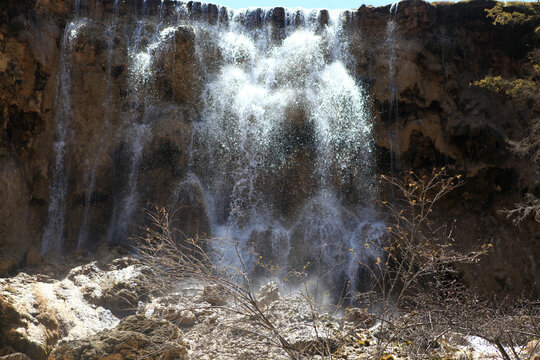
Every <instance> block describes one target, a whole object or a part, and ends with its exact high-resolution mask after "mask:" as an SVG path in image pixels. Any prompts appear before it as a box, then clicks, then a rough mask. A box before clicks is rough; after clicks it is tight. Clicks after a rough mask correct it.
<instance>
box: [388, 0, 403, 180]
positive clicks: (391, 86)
mask: <svg viewBox="0 0 540 360" xmlns="http://www.w3.org/2000/svg"><path fill="white" fill-rule="evenodd" d="M398 8H399V1H398V2H395V3H393V4H392V5H391V6H390V14H389V15H388V22H387V25H386V46H387V48H388V49H389V52H390V53H389V56H388V78H389V80H388V90H389V94H390V102H389V106H390V107H389V110H388V123H389V124H390V126H389V127H388V129H389V130H388V141H389V142H390V171H391V172H392V173H394V171H395V170H396V167H397V168H398V169H399V168H400V163H399V157H398V158H397V159H395V158H394V156H396V154H398V153H399V121H398V110H399V102H398V98H397V79H396V61H397V52H396V32H397V12H398ZM392 124H393V126H392Z"/></svg>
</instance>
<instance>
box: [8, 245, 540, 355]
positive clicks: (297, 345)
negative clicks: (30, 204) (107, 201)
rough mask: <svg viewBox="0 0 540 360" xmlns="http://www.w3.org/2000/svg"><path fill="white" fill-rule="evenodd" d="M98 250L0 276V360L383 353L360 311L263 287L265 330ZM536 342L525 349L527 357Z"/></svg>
mask: <svg viewBox="0 0 540 360" xmlns="http://www.w3.org/2000/svg"><path fill="white" fill-rule="evenodd" d="M119 250H120V251H119ZM100 251H101V255H103V258H102V260H98V261H93V260H92V258H91V256H89V255H88V254H83V253H81V252H79V253H78V254H76V255H73V256H69V257H67V258H68V259H69V260H65V261H64V262H63V263H61V262H59V261H56V262H55V260H54V258H53V259H52V260H51V259H47V258H44V259H42V260H40V262H39V265H37V267H36V266H35V267H27V268H25V269H23V271H21V272H20V273H18V274H17V275H15V276H13V277H10V278H2V279H0V359H2V360H8V359H9V360H27V359H32V360H34V359H35V360H41V359H49V360H60V359H66V360H67V359H69V360H71V359H73V360H75V359H108V360H112V359H114V360H121V359H126V360H127V359H171V360H172V359H289V358H291V356H299V358H306V359H307V358H320V359H323V358H325V359H326V358H333V359H371V358H374V356H375V355H376V354H378V353H379V352H380V351H381V345H382V340H380V339H379V330H378V329H379V327H380V324H379V322H378V321H376V319H375V318H374V317H373V316H372V315H370V314H369V313H368V312H367V311H366V310H365V309H359V308H352V307H351V308H345V307H335V306H328V305H327V306H319V305H316V303H315V302H314V301H313V299H311V298H310V297H309V296H306V293H305V292H302V291H289V290H287V289H285V288H283V287H281V286H278V285H277V284H276V283H275V282H269V283H267V284H265V285H263V286H261V287H260V288H259V289H258V291H257V292H256V293H255V294H254V298H255V299H256V303H257V306H258V307H259V308H260V309H261V311H262V313H263V314H264V316H265V319H266V320H268V322H269V323H268V324H266V323H264V321H262V320H261V319H260V318H257V317H254V316H252V315H251V316H249V315H246V314H245V312H244V311H243V307H242V304H240V303H238V302H237V299H231V298H226V297H224V295H223V293H222V292H220V291H219V288H218V289H216V288H212V287H208V286H207V287H205V286H204V284H198V283H194V282H189V281H183V282H181V283H179V284H178V287H177V289H176V290H175V291H173V292H171V293H168V294H157V293H155V291H150V290H151V288H152V289H153V290H155V289H156V287H155V286H152V287H150V286H149V285H150V283H149V281H151V279H153V278H152V276H151V275H152V269H151V268H149V267H147V266H144V265H142V263H141V262H140V261H139V260H137V259H135V258H133V257H130V256H123V257H120V256H121V255H122V254H121V253H122V252H124V251H122V249H120V248H115V247H111V246H110V245H104V246H102V247H101V248H100ZM98 252H99V251H98ZM105 254H107V255H105ZM114 257H117V258H115V259H113V258H114ZM104 260H106V261H104ZM77 262H79V263H82V265H78V264H77ZM70 266H71V267H72V268H71V269H68V268H69V267H70ZM39 271H43V272H46V273H47V275H46V274H42V273H39ZM152 281H153V282H155V279H154V280H152ZM152 285H154V283H152ZM439 342H440V344H439V345H440V346H437V347H434V348H433V349H432V350H431V356H433V358H440V359H442V358H448V359H488V358H497V354H496V349H495V348H490V347H489V346H486V344H484V343H482V341H481V340H479V339H478V338H474V337H464V336H458V335H457V334H448V336H445V337H443V338H441V339H440V341H439ZM407 345H408V344H407V343H406V342H404V341H403V342H400V341H398V340H396V341H394V342H392V343H389V344H387V345H385V346H386V349H385V351H384V354H386V355H385V356H386V357H385V359H399V358H403V359H406V358H411V354H410V353H409V350H408V347H407ZM535 345H537V344H536V343H534V342H533V343H531V344H529V348H524V349H525V350H524V351H529V352H528V353H527V352H526V353H524V354H527V356H530V357H528V358H531V359H532V358H534V359H536V357H534V356H535V353H533V352H534V350H535V349H536V351H538V349H537V348H538V346H535ZM527 349H529V350H527ZM291 354H296V355H291ZM536 356H538V354H537V355H536Z"/></svg>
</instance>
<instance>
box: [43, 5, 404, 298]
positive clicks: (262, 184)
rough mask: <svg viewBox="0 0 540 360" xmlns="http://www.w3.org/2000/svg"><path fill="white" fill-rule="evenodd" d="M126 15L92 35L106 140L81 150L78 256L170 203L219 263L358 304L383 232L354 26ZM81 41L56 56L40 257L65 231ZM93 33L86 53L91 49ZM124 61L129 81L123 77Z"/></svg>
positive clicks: (207, 8) (274, 14) (206, 15)
mask: <svg viewBox="0 0 540 360" xmlns="http://www.w3.org/2000/svg"><path fill="white" fill-rule="evenodd" d="M134 3H137V4H136V6H135V9H133V8H130V9H131V12H130V11H126V8H125V7H126V6H128V7H129V6H131V5H133V4H134ZM133 4H132V3H129V4H126V3H119V2H118V1H115V2H114V6H113V12H114V14H113V17H112V18H110V17H109V18H103V19H100V18H96V19H95V20H94V19H88V21H96V24H98V25H94V26H93V28H92V29H96V28H97V29H99V28H100V26H99V24H100V23H99V21H101V24H103V25H106V26H102V28H103V30H102V31H103V34H101V35H99V36H101V39H105V41H102V43H100V42H99V41H96V42H95V43H96V44H101V45H99V46H97V48H99V49H103V52H102V53H103V54H104V55H103V58H102V59H101V64H103V65H102V66H101V67H102V69H103V74H102V77H103V79H104V80H103V84H102V85H101V86H102V87H103V93H104V94H105V100H104V101H103V103H101V104H100V105H101V108H102V109H101V114H102V119H101V121H102V123H101V126H100V127H99V128H98V129H101V130H99V131H96V133H95V134H94V136H93V137H90V138H89V139H93V140H88V141H94V142H95V143H96V144H97V146H94V147H95V148H96V150H95V152H94V153H88V154H84V157H83V158H84V159H87V160H86V162H87V164H88V165H87V166H86V168H87V170H86V174H85V177H84V179H85V180H84V181H85V185H84V193H83V194H84V196H83V201H82V202H83V204H82V205H84V211H82V215H81V218H80V228H79V229H78V238H77V246H78V247H86V246H88V245H89V244H88V243H90V242H92V241H99V240H101V239H106V240H108V241H109V242H114V243H124V244H129V241H128V239H129V238H130V236H132V235H133V234H134V233H136V227H137V226H138V225H142V223H138V221H140V219H141V218H140V217H139V216H138V211H139V210H140V209H141V208H144V207H145V206H146V204H147V203H148V202H158V201H160V202H161V205H163V202H169V203H171V204H172V206H173V210H175V209H177V210H178V212H177V213H179V214H181V218H180V219H179V224H180V225H181V226H184V227H185V228H189V229H190V231H187V233H188V235H194V234H197V233H199V232H202V233H206V234H208V235H211V236H213V237H214V238H215V239H217V241H215V242H214V244H215V245H214V246H215V249H214V250H215V252H216V253H219V254H221V257H220V259H219V261H217V263H221V264H223V265H232V266H239V265H240V264H242V266H245V267H246V271H248V272H250V273H253V274H255V273H260V272H261V269H260V264H259V262H258V259H260V258H263V260H264V261H266V262H268V263H272V264H273V265H276V268H278V267H279V268H280V269H283V271H288V270H291V269H292V270H296V269H304V270H306V271H308V272H311V273H312V274H316V273H320V274H322V273H326V274H328V275H326V278H325V279H324V281H326V282H327V283H328V284H331V285H332V286H334V287H335V288H337V289H341V290H343V289H344V288H345V287H348V288H349V289H350V290H356V289H358V288H360V287H361V286H362V284H361V281H360V280H359V279H358V274H359V272H361V266H362V263H367V262H370V261H376V259H377V257H378V256H379V255H380V253H379V252H378V250H377V244H378V243H379V241H381V239H382V238H383V233H384V229H385V226H384V224H383V222H382V221H381V220H380V217H379V216H378V215H377V213H376V211H375V210H373V208H372V206H373V203H374V201H375V200H376V199H377V196H378V194H377V186H376V182H375V179H374V166H375V165H376V164H375V163H374V161H375V160H374V154H373V153H374V140H373V138H372V135H371V132H372V115H371V113H370V99H369V94H368V89H367V87H366V86H365V85H364V84H363V82H362V81H361V80H360V78H359V77H358V75H357V74H356V64H355V60H354V57H353V56H352V55H351V53H350V49H349V48H350V38H351V37H350V33H349V32H350V27H348V26H347V21H350V19H351V16H350V13H349V12H345V11H330V12H329V11H326V10H305V9H300V8H297V9H283V8H266V9H241V10H230V9H227V8H225V7H221V6H216V5H211V4H204V3H197V2H189V3H182V2H171V3H169V2H161V3H160V4H159V5H158V6H156V3H155V2H147V1H142V2H136V1H135V2H133ZM76 28H77V26H76V25H73V24H72V25H70V27H69V28H67V29H66V35H65V39H64V42H63V44H62V46H63V47H62V58H61V61H60V69H59V80H58V91H57V93H58V94H57V107H56V124H57V127H58V141H57V142H56V143H55V154H56V155H57V159H56V168H55V176H54V178H53V182H52V185H51V194H56V195H55V196H53V195H51V203H50V207H49V218H50V219H53V220H51V221H50V224H49V223H48V225H47V227H46V231H45V235H46V236H45V235H44V242H43V244H44V248H43V251H46V250H49V249H60V248H61V243H60V241H61V233H62V232H63V230H62V226H63V224H64V221H65V220H64V219H65V212H66V205H65V204H66V196H67V182H66V174H65V171H64V167H65V165H64V160H63V159H64V152H65V149H64V143H65V141H66V137H67V132H66V128H67V127H68V121H69V118H70V116H71V112H72V109H71V108H70V103H69V101H70V100H69V99H70V98H69V95H70V93H71V92H72V91H73V92H75V91H82V90H81V89H80V88H78V87H74V88H72V86H71V84H70V68H71V66H72V63H71V53H72V46H73V41H72V39H73V36H75V34H76V32H74V29H76ZM94 31H95V30H94ZM87 32H88V34H87V33H85V34H84V35H85V36H86V37H85V39H86V38H90V39H92V38H93V37H94V36H98V35H95V33H91V32H90V30H88V31H87ZM90 43H92V42H90ZM118 48H119V49H118ZM113 54H114V55H113ZM394 55H395V54H394ZM96 56H98V55H96ZM122 57H123V58H122ZM113 58H114V61H113ZM120 58H122V59H120ZM119 61H120V62H121V64H122V65H121V66H120V67H121V70H122V71H123V70H124V69H125V72H122V71H120V70H119V71H116V70H114V69H117V68H118V63H119ZM113 63H114V64H113ZM392 66H393V65H392ZM391 68H392V67H391ZM113 72H114V74H116V75H113ZM113 94H115V96H113ZM394 96H395V89H394ZM73 111H75V112H77V111H78V109H73ZM77 114H78V116H79V117H84V116H85V114H80V113H77ZM161 157H166V159H167V161H165V160H163V159H162V158H161ZM79 158H80V157H79ZM107 161H108V162H107ZM163 161H165V163H166V164H167V165H166V166H167V167H166V169H167V172H165V170H163V169H165V165H163ZM103 164H105V165H103ZM98 167H99V170H98ZM107 170H109V172H110V173H106V171H107ZM57 173H58V175H57ZM100 176H103V177H105V178H100ZM107 176H108V177H109V178H106V177H107ZM111 178H112V180H111ZM96 184H100V189H110V193H109V194H107V195H108V197H107V196H103V198H104V199H105V200H102V201H109V202H108V203H107V202H104V203H103V204H106V206H108V208H107V209H106V212H105V214H107V216H108V218H109V219H110V220H109V222H108V223H107V224H97V225H98V226H101V228H103V226H104V227H105V229H103V232H104V233H103V234H101V235H99V236H101V237H100V238H97V239H90V238H89V234H95V233H96V231H94V229H93V227H94V226H96V224H95V221H94V222H93V221H92V216H91V214H92V211H96V210H94V208H93V203H92V196H93V195H92V194H93V193H94V188H95V187H96ZM102 184H105V185H102ZM158 184H159V186H158ZM107 186H108V188H107ZM160 186H161V187H162V188H160ZM53 188H54V191H53ZM164 194H167V195H164ZM151 196H155V197H154V198H153V197H151ZM158 197H159V199H158ZM109 199H110V200H109ZM158 205H159V204H158ZM102 206H105V205H102ZM101 211H102V212H103V210H101ZM97 217H98V216H96V218H97ZM102 218H103V217H102ZM184 230H185V229H184ZM45 239H47V241H45ZM220 239H221V240H222V241H220ZM370 244H371V245H373V246H370ZM238 253H240V254H241V255H240V256H241V257H242V258H241V259H239V258H238ZM346 284H348V285H346ZM341 290H340V291H341Z"/></svg>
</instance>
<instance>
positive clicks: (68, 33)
mask: <svg viewBox="0 0 540 360" xmlns="http://www.w3.org/2000/svg"><path fill="white" fill-rule="evenodd" d="M78 9H79V6H78V4H77V6H76V14H77V15H76V16H75V20H74V21H72V22H70V23H68V24H66V28H65V30H64V36H63V39H62V45H61V51H60V61H59V69H58V78H57V84H56V99H55V115H54V119H55V123H56V134H55V141H54V145H53V151H54V170H53V173H52V179H51V184H50V187H49V208H48V216H47V223H46V224H45V229H44V231H43V235H42V237H41V253H43V254H44V253H46V252H48V251H51V250H54V251H61V249H62V240H63V237H64V223H65V218H66V196H67V191H68V184H67V168H68V166H67V165H66V159H65V157H66V154H65V148H66V137H67V135H68V129H69V122H70V119H71V116H72V108H71V106H72V105H71V66H72V54H73V43H74V41H75V38H76V37H77V32H78V30H79V29H80V27H81V26H83V25H84V22H85V20H84V19H79V17H78V12H79V10H78Z"/></svg>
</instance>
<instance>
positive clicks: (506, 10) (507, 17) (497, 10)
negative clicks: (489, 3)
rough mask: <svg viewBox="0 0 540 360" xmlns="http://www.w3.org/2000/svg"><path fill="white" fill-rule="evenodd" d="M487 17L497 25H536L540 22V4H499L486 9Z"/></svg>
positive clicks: (513, 2) (509, 2) (520, 2)
mask: <svg viewBox="0 0 540 360" xmlns="http://www.w3.org/2000/svg"><path fill="white" fill-rule="evenodd" d="M486 12H487V16H488V17H489V18H492V19H493V24H495V25H525V24H536V23H537V22H538V21H539V20H540V4H539V3H531V2H529V3H527V2H522V1H507V2H498V3H497V5H495V6H494V7H493V8H491V9H486Z"/></svg>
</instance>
